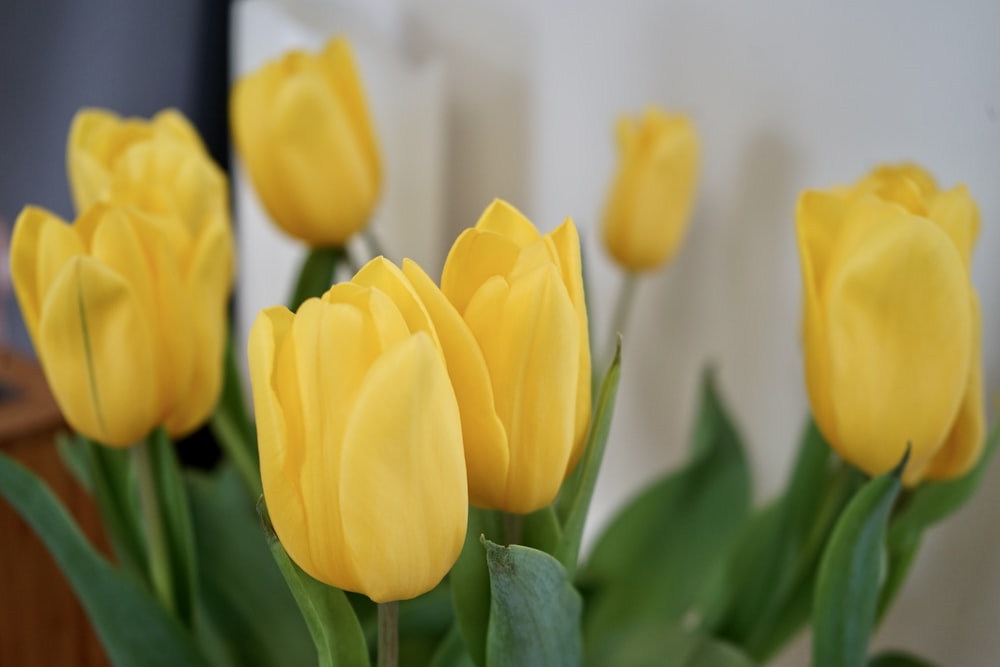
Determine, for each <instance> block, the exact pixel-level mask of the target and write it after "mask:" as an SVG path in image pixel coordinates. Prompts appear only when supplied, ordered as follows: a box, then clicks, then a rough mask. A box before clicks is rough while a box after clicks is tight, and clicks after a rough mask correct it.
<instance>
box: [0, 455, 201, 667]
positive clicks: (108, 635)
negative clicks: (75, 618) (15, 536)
mask: <svg viewBox="0 0 1000 667" xmlns="http://www.w3.org/2000/svg"><path fill="white" fill-rule="evenodd" d="M0 494H2V495H3V496H4V497H5V498H6V499H7V501H8V502H9V503H10V504H11V505H12V506H13V507H14V509H15V510H17V512H18V513H19V514H20V515H21V516H22V517H23V518H24V519H25V521H27V522H28V523H29V524H30V525H31V527H32V528H33V529H34V531H35V533H36V534H37V535H38V536H39V538H41V540H42V542H44V543H45V546H46V547H47V548H48V549H49V553H51V554H52V557H53V558H54V559H55V561H56V563H58V565H59V567H60V569H61V570H62V571H63V573H64V574H65V575H66V578H67V579H68V580H69V583H70V585H71V586H72V587H73V590H74V591H75V592H76V594H77V597H79V599H80V602H81V604H82V605H83V608H84V609H85V610H86V612H87V615H88V616H89V618H90V621H91V623H92V624H93V626H94V630H95V631H96V632H97V635H98V636H99V637H100V639H101V643H102V644H103V645H104V648H105V650H106V651H107V654H108V657H109V658H110V659H111V661H112V662H113V663H114V664H115V665H120V666H122V667H131V666H133V665H144V666H148V667H174V666H176V665H190V666H192V667H195V666H202V665H205V664H206V662H205V660H204V657H203V656H202V654H201V653H200V652H199V650H198V649H197V648H196V646H195V644H194V642H193V641H192V638H191V636H190V635H189V634H188V633H187V632H186V631H185V630H184V629H183V628H182V627H181V625H180V624H179V623H178V622H177V620H176V619H175V618H174V617H172V616H170V614H168V613H167V612H166V611H165V610H164V609H163V608H162V607H160V606H159V605H158V604H157V603H156V601H155V600H154V599H153V598H152V596H151V595H150V594H149V593H148V592H147V591H146V590H144V589H143V588H142V587H141V586H140V585H139V584H138V583H137V582H135V581H134V580H132V579H130V578H128V577H127V576H125V575H123V574H122V573H120V572H118V571H116V570H115V569H114V568H113V567H112V566H111V564H110V563H108V562H107V561H106V560H105V559H104V558H103V557H101V555H100V554H99V553H97V551H96V550H95V549H94V548H93V546H91V544H90V543H89V542H88V541H87V539H86V538H85V537H84V536H83V534H82V533H80V530H79V528H78V527H77V526H76V524H75V523H74V522H73V520H72V519H71V518H70V517H69V515H68V514H67V513H66V510H65V509H64V508H63V507H62V505H61V504H60V503H59V501H58V500H57V499H56V497H55V496H54V495H53V494H52V492H51V491H50V490H49V489H48V487H46V486H45V484H44V483H43V482H42V481H41V480H40V479H38V478H37V477H36V476H35V475H33V474H32V473H31V472H29V471H28V470H27V469H25V468H24V467H22V466H21V465H19V464H17V463H15V462H14V461H12V460H11V459H9V458H8V457H7V456H5V455H2V454H0Z"/></svg>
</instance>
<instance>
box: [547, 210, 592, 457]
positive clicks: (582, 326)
mask: <svg viewBox="0 0 1000 667" xmlns="http://www.w3.org/2000/svg"><path fill="white" fill-rule="evenodd" d="M545 241H546V244H547V246H548V247H549V249H550V252H551V253H552V254H553V259H554V261H555V262H556V266H558V267H559V273H560V274H561V276H562V281H563V285H565V286H566V292H567V293H568V294H569V300H570V302H571V303H572V304H573V310H574V311H576V319H577V325H578V330H579V335H580V362H579V363H580V374H579V377H578V379H577V393H576V427H575V429H574V436H573V442H574V444H573V452H572V454H571V455H570V460H569V467H568V469H567V471H566V473H567V474H569V472H570V471H572V469H573V468H574V467H576V464H577V462H578V461H579V460H580V456H581V455H582V454H583V449H584V446H585V445H586V439H587V429H588V427H589V426H590V403H591V397H590V374H591V367H590V329H589V326H588V324H587V299H586V296H585V295H584V292H583V266H582V263H581V258H580V252H581V251H580V236H579V234H577V231H576V225H574V224H573V220H572V219H570V218H566V221H565V222H563V224H561V225H560V226H559V227H557V228H556V229H555V231H553V232H552V233H551V234H547V235H546V237H545Z"/></svg>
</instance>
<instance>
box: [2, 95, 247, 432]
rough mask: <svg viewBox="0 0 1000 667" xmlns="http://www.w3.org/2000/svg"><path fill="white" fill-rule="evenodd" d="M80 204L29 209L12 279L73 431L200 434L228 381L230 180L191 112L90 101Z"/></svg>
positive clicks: (80, 132)
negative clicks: (62, 214)
mask: <svg viewBox="0 0 1000 667" xmlns="http://www.w3.org/2000/svg"><path fill="white" fill-rule="evenodd" d="M67 153H68V162H69V173H70V183H71V185H72V190H73V193H74V198H75V199H76V202H77V205H78V206H80V207H81V208H82V212H81V214H80V215H79V217H78V218H77V220H76V222H75V223H74V224H72V225H70V224H67V223H66V222H64V221H63V220H61V219H60V218H59V217H58V216H56V215H54V214H52V213H50V212H48V211H46V210H44V209H41V208H37V207H26V208H25V209H24V210H23V211H22V213H21V215H20V216H19V217H18V219H17V222H16V223H15V226H14V234H13V239H12V242H11V274H12V275H13V278H14V287H15V292H16V294H17V298H18V302H19V303H20V306H21V312H22V314H23V315H24V320H25V323H26V325H27V329H28V333H29V334H30V336H31V339H32V341H33V343H34V346H35V350H36V352H37V354H38V358H39V361H40V362H41V364H42V368H43V370H44V371H45V375H46V378H47V379H48V382H49V385H50V387H51V388H52V391H53V394H54V395H55V397H56V400H57V402H58V403H59V406H60V408H61V409H62V411H63V413H64V415H65V416H66V419H67V421H68V422H69V424H70V426H72V427H73V428H74V429H75V430H77V431H78V432H80V433H83V434H84V435H86V436H88V437H89V438H91V439H93V440H96V441H98V442H101V443H104V444H107V445H114V446H127V445H131V444H133V443H135V442H138V441H139V440H141V439H143V438H145V437H146V436H147V435H148V434H149V433H150V432H151V431H152V430H153V429H155V428H156V427H159V426H164V427H165V428H166V430H167V432H168V433H169V434H170V435H171V436H174V437H180V436H183V435H186V434H188V433H190V432H191V431H193V430H194V429H196V428H197V427H198V426H199V425H200V424H201V423H202V422H203V421H204V420H205V419H206V418H207V417H208V415H209V414H210V413H211V411H212V409H213V408H214V407H215V404H216V402H217V400H218V396H219V392H220V391H221V387H222V360H223V350H224V343H225V330H226V301H227V299H228V295H229V290H230V287H231V285H232V280H233V251H232V233H231V231H230V226H229V215H228V208H227V204H226V198H227V195H226V181H225V177H224V176H223V175H222V173H221V172H220V171H219V169H218V168H217V167H216V166H215V165H214V164H213V163H212V162H211V159H210V158H209V157H208V155H207V154H206V153H205V151H204V148H203V146H202V144H201V142H200V140H198V137H197V134H196V133H195V131H194V130H193V128H191V126H190V125H189V124H188V123H187V121H186V120H184V119H183V117H182V116H180V114H178V113H176V112H172V111H167V112H163V113H161V114H159V115H158V116H156V118H154V119H153V120H152V121H150V122H148V123H147V122H145V121H140V120H136V119H124V120H123V119H121V118H119V117H118V116H116V115H114V114H111V113H109V112H105V111H97V110H85V111H82V112H80V113H79V114H78V115H77V117H76V118H75V119H74V122H73V127H72V130H71V132H70V140H69V147H68V150H67Z"/></svg>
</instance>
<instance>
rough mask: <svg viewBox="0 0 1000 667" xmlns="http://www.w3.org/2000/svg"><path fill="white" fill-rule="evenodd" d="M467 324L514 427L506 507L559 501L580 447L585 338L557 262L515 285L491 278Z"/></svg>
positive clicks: (505, 418) (528, 508) (500, 408)
mask: <svg viewBox="0 0 1000 667" xmlns="http://www.w3.org/2000/svg"><path fill="white" fill-rule="evenodd" d="M465 318H466V321H467V322H468V324H469V328H470V329H471V330H472V332H473V335H474V336H475V338H476V340H477V341H479V344H480V348H481V349H482V351H483V356H484V357H485V359H486V364H487V366H488V368H489V370H490V377H491V380H492V383H493V393H494V397H495V401H496V406H497V414H498V415H499V417H500V420H501V422H502V423H503V424H504V426H505V427H506V431H507V438H508V444H509V450H510V467H509V473H508V476H507V480H506V488H505V489H504V496H503V498H502V504H499V505H498V506H495V507H496V508H497V509H503V510H505V511H508V512H516V513H521V514H526V513H528V512H533V511H535V510H537V509H540V508H541V507H544V506H545V505H547V504H548V503H550V502H551V501H552V499H553V498H555V495H556V492H558V490H559V486H560V485H561V484H562V481H563V477H564V475H565V473H566V470H567V467H568V464H569V460H570V455H571V452H572V450H573V445H574V442H573V441H574V431H575V424H576V400H577V378H578V373H579V358H580V347H579V346H580V340H579V333H578V329H577V326H578V325H577V315H576V313H575V312H574V310H573V305H572V303H571V302H570V299H569V296H568V294H567V293H566V288H565V287H564V286H563V284H562V280H561V279H560V276H559V273H558V270H557V269H556V267H555V266H552V265H549V266H547V267H544V268H541V269H539V270H538V271H536V272H534V273H533V274H531V275H530V276H525V277H523V278H522V279H521V280H518V281H517V282H515V283H513V284H511V285H510V286H509V288H508V287H507V286H506V283H504V281H503V280H502V279H500V278H494V279H492V280H490V281H488V282H487V283H486V284H484V285H483V287H482V288H481V289H480V291H479V292H478V293H477V294H476V295H475V296H474V297H473V299H472V301H471V302H470V304H469V308H468V310H467V312H466V317H465Z"/></svg>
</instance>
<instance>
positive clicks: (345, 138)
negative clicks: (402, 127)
mask: <svg viewBox="0 0 1000 667" xmlns="http://www.w3.org/2000/svg"><path fill="white" fill-rule="evenodd" d="M230 109H231V112H230V113H231V122H232V127H233V140H234V142H235V145H236V150H237V153H238V154H239V156H240V159H241V160H242V162H243V165H244V167H245V168H246V170H247V172H248V173H249V175H250V179H251V181H252V182H253V184H254V189H255V190H256V192H257V195H258V196H259V197H260V201H261V203H262V204H263V205H264V208H265V209H266V210H267V212H268V214H269V215H270V216H271V218H272V220H274V222H275V223H276V224H277V225H278V226H279V227H281V229H283V230H284V231H285V232H286V233H288V234H290V235H291V236H293V237H295V238H298V239H301V240H302V241H305V242H306V243H308V244H309V245H311V246H313V247H338V246H342V245H344V243H346V242H347V240H348V239H350V238H351V237H352V236H353V235H354V234H356V233H357V232H359V231H360V230H361V229H363V228H364V226H365V225H366V224H367V222H368V219H369V218H370V217H371V214H372V210H373V209H374V208H375V204H376V203H377V201H378V195H379V190H380V188H381V166H380V163H379V157H378V146H377V143H376V139H375V132H374V129H373V127H372V122H371V119H370V116H369V113H368V109H367V106H366V103H365V96H364V92H363V90H362V87H361V79H360V77H359V76H358V72H357V68H356V66H355V64H354V57H353V55H352V53H351V48H350V46H349V45H348V43H347V41H346V40H343V39H334V40H331V41H330V42H329V43H328V44H327V45H326V47H325V48H324V49H323V50H322V51H321V52H319V53H316V54H313V53H307V52H304V51H293V52H290V53H287V54H285V55H284V56H283V57H281V58H280V59H278V60H275V61H272V62H269V63H267V64H265V65H264V66H263V67H261V68H260V69H258V70H257V71H255V72H252V73H251V74H248V75H247V76H244V77H243V78H241V79H240V80H239V81H237V82H236V84H235V85H234V86H233V90H232V96H231V100H230Z"/></svg>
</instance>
